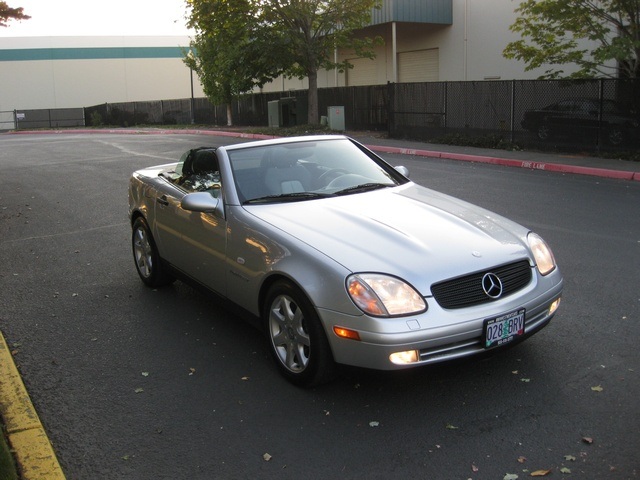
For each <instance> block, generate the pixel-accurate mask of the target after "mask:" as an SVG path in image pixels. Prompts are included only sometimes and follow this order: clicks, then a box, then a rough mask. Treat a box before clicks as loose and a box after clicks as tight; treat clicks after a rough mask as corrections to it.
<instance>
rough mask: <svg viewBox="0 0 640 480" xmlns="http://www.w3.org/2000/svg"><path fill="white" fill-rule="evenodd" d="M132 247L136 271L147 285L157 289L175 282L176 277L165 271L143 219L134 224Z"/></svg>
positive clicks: (138, 219) (140, 218) (139, 218)
mask: <svg viewBox="0 0 640 480" xmlns="http://www.w3.org/2000/svg"><path fill="white" fill-rule="evenodd" d="M131 247H132V250H133V260H134V261H135V263H136V270H137V271H138V275H139V276H140V279H141V280H142V281H143V282H144V284H145V285H147V286H148V287H151V288H157V287H162V286H164V285H169V284H171V283H173V282H174V281H175V277H174V276H173V275H170V274H169V273H168V272H166V271H165V269H164V266H163V265H162V261H161V259H160V255H159V253H158V248H157V247H156V242H155V241H154V240H153V236H152V235H151V230H149V226H148V225H147V222H146V221H145V219H144V218H142V217H138V218H137V219H136V220H135V221H134V222H133V232H132V234H131Z"/></svg>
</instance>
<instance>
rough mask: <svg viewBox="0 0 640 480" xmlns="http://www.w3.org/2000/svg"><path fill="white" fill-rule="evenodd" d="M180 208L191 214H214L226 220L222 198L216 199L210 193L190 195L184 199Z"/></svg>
mask: <svg viewBox="0 0 640 480" xmlns="http://www.w3.org/2000/svg"><path fill="white" fill-rule="evenodd" d="M180 206H181V207H182V209H184V210H189V211H190V212H201V213H214V214H216V215H217V216H219V217H221V218H224V208H223V204H222V201H221V199H220V196H218V198H216V197H214V196H213V195H212V194H211V193H209V192H194V193H189V194H187V195H185V196H184V197H183V199H182V201H181V202H180Z"/></svg>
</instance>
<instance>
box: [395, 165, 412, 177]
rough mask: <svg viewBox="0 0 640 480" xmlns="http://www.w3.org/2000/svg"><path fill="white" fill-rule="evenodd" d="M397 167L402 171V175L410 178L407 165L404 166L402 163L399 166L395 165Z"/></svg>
mask: <svg viewBox="0 0 640 480" xmlns="http://www.w3.org/2000/svg"><path fill="white" fill-rule="evenodd" d="M394 168H395V169H396V171H398V173H400V174H401V175H403V176H405V177H407V178H409V169H408V168H407V167H403V166H402V165H398V166H397V167H394Z"/></svg>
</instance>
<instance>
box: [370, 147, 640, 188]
mask: <svg viewBox="0 0 640 480" xmlns="http://www.w3.org/2000/svg"><path fill="white" fill-rule="evenodd" d="M367 147H368V148H369V149H371V150H374V151H377V152H383V153H397V154H403V155H416V156H419V157H432V158H443V159H447V160H462V161H465V162H478V163H490V164H493V165H503V166H507V167H520V168H529V169H531V170H546V171H549V172H559V173H576V174H579V175H592V176H596V177H604V178H614V179H619V180H634V181H640V172H630V171H625V170H610V169H607V168H593V167H580V166H577V165H564V164H560V163H546V162H532V161H531V160H512V159H508V158H499V157H489V156H484V155H469V154H464V153H449V152H440V151H431V150H413V149H410V148H399V147H383V146H375V145H368V146H367Z"/></svg>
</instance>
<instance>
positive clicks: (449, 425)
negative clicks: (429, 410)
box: [446, 423, 458, 430]
mask: <svg viewBox="0 0 640 480" xmlns="http://www.w3.org/2000/svg"><path fill="white" fill-rule="evenodd" d="M446 428H447V429H448V430H458V427H455V426H453V425H451V424H450V423H447V427H446Z"/></svg>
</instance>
